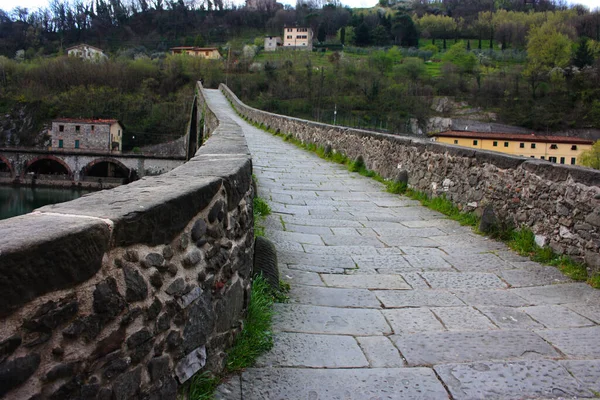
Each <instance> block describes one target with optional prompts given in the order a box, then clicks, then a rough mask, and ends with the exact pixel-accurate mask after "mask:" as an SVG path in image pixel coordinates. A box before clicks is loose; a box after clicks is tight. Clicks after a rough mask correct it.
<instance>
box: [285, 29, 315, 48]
mask: <svg viewBox="0 0 600 400" xmlns="http://www.w3.org/2000/svg"><path fill="white" fill-rule="evenodd" d="M312 43H313V31H312V29H311V28H297V27H295V28H288V27H285V28H283V48H285V49H307V50H312V47H313V44H312Z"/></svg>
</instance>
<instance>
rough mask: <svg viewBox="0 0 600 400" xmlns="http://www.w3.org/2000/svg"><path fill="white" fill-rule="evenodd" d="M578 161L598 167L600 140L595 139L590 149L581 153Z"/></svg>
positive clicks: (599, 166) (584, 164)
mask: <svg viewBox="0 0 600 400" xmlns="http://www.w3.org/2000/svg"><path fill="white" fill-rule="evenodd" d="M579 162H580V163H581V165H583V166H586V167H590V168H594V169H600V140H597V141H596V142H595V143H594V144H593V145H592V148H591V149H589V150H586V151H584V152H583V153H581V156H579Z"/></svg>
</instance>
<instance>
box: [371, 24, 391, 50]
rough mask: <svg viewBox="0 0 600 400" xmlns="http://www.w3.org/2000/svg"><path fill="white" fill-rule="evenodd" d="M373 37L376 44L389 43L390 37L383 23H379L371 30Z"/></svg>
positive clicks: (383, 44)
mask: <svg viewBox="0 0 600 400" xmlns="http://www.w3.org/2000/svg"><path fill="white" fill-rule="evenodd" d="M371 39H372V42H373V44H374V45H375V46H385V45H387V44H388V43H389V41H390V37H389V35H388V33H387V31H386V30H385V27H384V26H383V25H377V26H376V27H375V29H373V31H372V32H371Z"/></svg>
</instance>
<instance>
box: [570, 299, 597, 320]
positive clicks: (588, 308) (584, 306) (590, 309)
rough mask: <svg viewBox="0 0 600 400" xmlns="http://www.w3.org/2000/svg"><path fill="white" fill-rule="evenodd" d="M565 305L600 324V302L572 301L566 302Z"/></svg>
mask: <svg viewBox="0 0 600 400" xmlns="http://www.w3.org/2000/svg"><path fill="white" fill-rule="evenodd" d="M565 307H568V308H569V309H571V310H573V311H575V312H576V313H577V314H579V315H583V316H584V317H586V318H587V319H590V320H592V321H594V322H595V323H597V324H600V304H591V303H572V304H565Z"/></svg>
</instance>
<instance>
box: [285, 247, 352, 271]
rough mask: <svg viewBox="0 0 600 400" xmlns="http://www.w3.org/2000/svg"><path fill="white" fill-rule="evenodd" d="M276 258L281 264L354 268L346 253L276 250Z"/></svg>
mask: <svg viewBox="0 0 600 400" xmlns="http://www.w3.org/2000/svg"><path fill="white" fill-rule="evenodd" d="M277 260H278V261H279V262H280V263H282V264H302V265H317V266H322V267H330V268H356V265H355V264H354V260H352V258H350V256H347V255H330V254H310V253H304V252H299V251H278V252H277Z"/></svg>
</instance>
